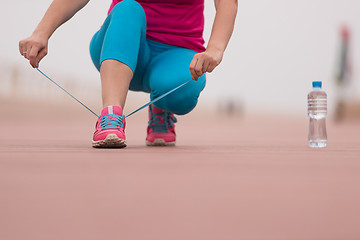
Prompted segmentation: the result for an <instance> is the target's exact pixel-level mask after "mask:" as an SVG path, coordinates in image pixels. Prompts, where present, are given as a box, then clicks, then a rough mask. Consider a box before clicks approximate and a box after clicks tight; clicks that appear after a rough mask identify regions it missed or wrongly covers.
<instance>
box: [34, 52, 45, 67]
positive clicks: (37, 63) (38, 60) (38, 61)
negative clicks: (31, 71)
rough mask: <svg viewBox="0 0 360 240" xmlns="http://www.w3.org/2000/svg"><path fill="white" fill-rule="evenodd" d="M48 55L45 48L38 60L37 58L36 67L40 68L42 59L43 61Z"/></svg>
mask: <svg viewBox="0 0 360 240" xmlns="http://www.w3.org/2000/svg"><path fill="white" fill-rule="evenodd" d="M46 54H47V48H43V49H41V51H40V52H39V54H38V56H37V58H36V67H39V63H40V61H41V59H43V58H44V57H45V56H46Z"/></svg>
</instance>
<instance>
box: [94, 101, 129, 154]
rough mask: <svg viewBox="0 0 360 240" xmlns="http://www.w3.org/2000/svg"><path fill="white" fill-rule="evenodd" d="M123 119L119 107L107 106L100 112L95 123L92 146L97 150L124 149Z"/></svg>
mask: <svg viewBox="0 0 360 240" xmlns="http://www.w3.org/2000/svg"><path fill="white" fill-rule="evenodd" d="M124 131H125V117H124V116H123V115H122V108H121V107H120V106H115V105H113V106H108V107H105V108H104V109H103V110H102V111H101V115H100V117H99V119H98V121H97V123H96V130H95V133H94V136H93V141H92V146H93V147H99V148H123V147H126V141H125V140H126V138H125V132H124Z"/></svg>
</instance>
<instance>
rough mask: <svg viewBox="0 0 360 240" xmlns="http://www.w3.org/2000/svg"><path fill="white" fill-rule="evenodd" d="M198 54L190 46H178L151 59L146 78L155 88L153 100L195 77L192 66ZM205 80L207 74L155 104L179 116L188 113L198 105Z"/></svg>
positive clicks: (151, 86) (147, 82)
mask: <svg viewBox="0 0 360 240" xmlns="http://www.w3.org/2000/svg"><path fill="white" fill-rule="evenodd" d="M195 54H196V52H195V51H193V50H190V49H185V48H174V49H172V50H168V51H166V52H163V53H160V54H158V55H157V56H156V57H155V58H154V59H153V60H152V61H151V62H150V64H149V67H148V70H147V72H146V74H145V79H144V81H145V83H146V84H148V86H149V88H150V89H151V99H154V98H156V97H158V96H161V95H162V94H164V93H166V92H168V91H170V90H171V89H173V88H175V87H177V86H179V85H181V84H182V83H184V82H187V81H188V80H190V79H191V74H190V70H189V65H190V62H191V60H192V58H193V57H194V55H195ZM205 83H206V77H205V75H203V76H201V77H200V78H199V79H198V81H195V80H194V81H191V82H190V83H188V84H186V85H185V86H183V87H181V88H179V89H178V90H176V91H175V92H173V93H171V94H169V95H168V96H166V97H164V98H163V99H161V100H159V101H158V102H156V103H155V104H154V105H155V106H156V107H158V108H160V109H163V110H166V111H169V112H171V113H175V114H178V115H184V114H187V113H189V112H190V111H191V110H192V109H194V108H195V106H196V104H197V102H198V98H199V95H200V92H201V91H202V90H203V89H204V87H205Z"/></svg>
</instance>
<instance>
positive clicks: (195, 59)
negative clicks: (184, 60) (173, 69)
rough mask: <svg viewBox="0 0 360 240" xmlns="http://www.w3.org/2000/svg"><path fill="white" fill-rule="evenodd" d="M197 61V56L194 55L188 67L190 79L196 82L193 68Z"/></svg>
mask: <svg viewBox="0 0 360 240" xmlns="http://www.w3.org/2000/svg"><path fill="white" fill-rule="evenodd" d="M197 60H198V59H197V56H196V55H195V56H194V58H193V60H192V61H191V63H190V66H189V69H190V73H191V77H192V79H193V80H196V72H195V66H196V62H197Z"/></svg>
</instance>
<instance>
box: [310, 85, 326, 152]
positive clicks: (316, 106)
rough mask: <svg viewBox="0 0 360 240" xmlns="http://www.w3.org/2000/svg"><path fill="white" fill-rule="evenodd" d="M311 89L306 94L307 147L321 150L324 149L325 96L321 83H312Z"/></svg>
mask: <svg viewBox="0 0 360 240" xmlns="http://www.w3.org/2000/svg"><path fill="white" fill-rule="evenodd" d="M312 86H313V89H312V91H311V92H310V93H309V94H308V115H309V118H310V124H309V138H308V144H309V147H315V148H322V147H326V144H327V134H326V124H325V123H326V114H327V95H326V92H325V91H323V90H322V89H321V87H322V82H316V81H314V82H313V83H312Z"/></svg>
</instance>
